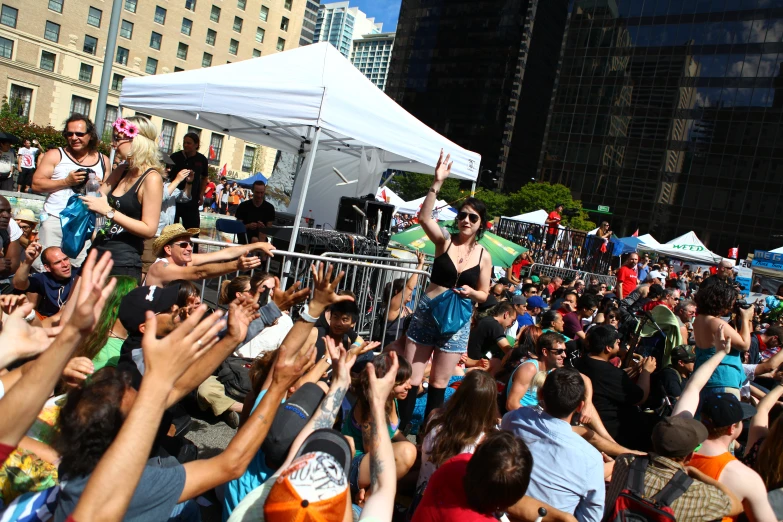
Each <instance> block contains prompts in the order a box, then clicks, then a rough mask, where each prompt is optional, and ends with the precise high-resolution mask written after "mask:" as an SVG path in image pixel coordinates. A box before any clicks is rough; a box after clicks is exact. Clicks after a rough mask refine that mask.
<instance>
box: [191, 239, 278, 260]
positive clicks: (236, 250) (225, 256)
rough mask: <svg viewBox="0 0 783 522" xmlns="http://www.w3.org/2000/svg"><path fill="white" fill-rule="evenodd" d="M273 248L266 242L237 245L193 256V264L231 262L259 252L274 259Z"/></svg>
mask: <svg viewBox="0 0 783 522" xmlns="http://www.w3.org/2000/svg"><path fill="white" fill-rule="evenodd" d="M274 249H275V247H274V246H273V245H272V243H268V242H266V241H259V242H257V243H251V244H249V245H237V246H233V247H228V248H223V249H220V250H217V251H215V252H209V253H207V254H193V264H194V265H196V266H200V265H205V264H207V263H220V262H223V261H232V260H235V259H238V258H240V257H242V256H247V255H248V254H249V253H250V252H255V251H259V250H260V251H261V252H263V253H264V255H266V256H269V257H274V255H273V254H272V251H273V250H274Z"/></svg>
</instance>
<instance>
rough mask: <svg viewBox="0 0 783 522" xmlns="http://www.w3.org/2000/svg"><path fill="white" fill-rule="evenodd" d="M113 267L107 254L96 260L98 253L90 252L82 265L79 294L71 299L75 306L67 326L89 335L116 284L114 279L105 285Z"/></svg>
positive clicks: (109, 255)
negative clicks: (74, 300)
mask: <svg viewBox="0 0 783 522" xmlns="http://www.w3.org/2000/svg"><path fill="white" fill-rule="evenodd" d="M113 266H114V261H112V259H111V254H110V253H109V252H105V253H104V254H103V255H102V256H101V258H100V259H98V252H97V251H95V250H93V251H92V252H90V255H89V256H87V259H86V260H85V261H84V264H83V265H82V273H81V276H80V278H79V279H80V284H79V288H78V290H79V292H78V294H76V295H75V296H72V297H71V299H74V298H75V299H76V306H75V309H74V314H73V315H72V316H71V317H70V318H69V324H71V325H73V326H75V327H76V328H77V329H78V330H79V331H81V332H82V333H85V334H86V333H90V332H91V331H92V330H93V328H95V325H96V324H98V320H99V318H100V316H101V312H102V311H103V307H104V305H105V304H106V299H107V298H108V297H109V295H111V293H112V291H113V290H114V286H115V285H116V284H117V280H116V279H114V278H112V279H111V281H109V282H108V283H106V280H107V279H109V274H110V273H111V269H112V267H113ZM72 293H75V292H72Z"/></svg>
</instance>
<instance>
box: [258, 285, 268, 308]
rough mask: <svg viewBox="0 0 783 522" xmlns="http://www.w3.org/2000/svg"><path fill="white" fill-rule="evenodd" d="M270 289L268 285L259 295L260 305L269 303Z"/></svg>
mask: <svg viewBox="0 0 783 522" xmlns="http://www.w3.org/2000/svg"><path fill="white" fill-rule="evenodd" d="M270 290H271V288H269V287H267V288H266V289H265V290H264V291H263V292H261V295H260V296H259V297H258V304H259V306H264V305H266V304H268V303H269V293H270Z"/></svg>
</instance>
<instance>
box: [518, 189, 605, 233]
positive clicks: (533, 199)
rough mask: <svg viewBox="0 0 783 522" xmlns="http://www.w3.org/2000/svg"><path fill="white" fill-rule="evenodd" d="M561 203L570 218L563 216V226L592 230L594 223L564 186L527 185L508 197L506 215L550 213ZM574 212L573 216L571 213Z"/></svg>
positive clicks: (579, 202) (580, 203)
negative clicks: (544, 211) (537, 211)
mask: <svg viewBox="0 0 783 522" xmlns="http://www.w3.org/2000/svg"><path fill="white" fill-rule="evenodd" d="M558 203H562V204H563V206H564V208H565V209H566V210H567V211H569V213H571V214H572V215H571V216H567V215H563V225H565V226H568V227H571V228H575V229H577V230H585V231H587V230H592V229H594V228H595V223H593V222H592V221H590V217H589V216H588V214H587V212H585V210H584V209H583V208H582V202H581V201H580V200H578V199H574V198H573V197H572V196H571V190H570V189H569V188H568V187H566V186H565V185H561V184H559V183H555V184H554V185H552V184H550V183H545V182H544V183H528V184H527V185H525V186H524V187H522V188H521V189H519V190H518V191H516V192H514V193H513V194H510V195H509V197H508V206H507V207H506V212H507V214H506V215H509V216H515V215H517V214H524V213H526V212H533V211H534V210H539V209H544V210H546V211H551V210H553V209H554V208H555V205H557V204H558ZM573 212H575V214H574V213H573Z"/></svg>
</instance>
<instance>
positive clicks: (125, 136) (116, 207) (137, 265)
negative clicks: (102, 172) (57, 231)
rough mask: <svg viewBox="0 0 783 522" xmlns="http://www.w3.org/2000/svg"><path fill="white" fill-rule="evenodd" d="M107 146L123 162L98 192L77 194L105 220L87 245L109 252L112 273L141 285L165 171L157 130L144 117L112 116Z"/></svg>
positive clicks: (161, 198)
mask: <svg viewBox="0 0 783 522" xmlns="http://www.w3.org/2000/svg"><path fill="white" fill-rule="evenodd" d="M111 130H112V132H113V136H112V146H113V147H114V150H115V151H116V154H117V155H119V156H120V157H122V158H124V159H125V160H126V161H125V163H122V164H121V165H120V166H119V167H117V168H116V169H115V170H114V172H112V173H111V175H110V176H109V178H108V180H106V183H104V184H103V185H102V186H101V189H100V196H82V198H81V199H82V200H83V201H84V202H85V203H86V204H87V207H88V208H89V209H90V210H92V211H93V212H95V213H96V214H97V215H99V216H104V217H105V218H106V220H105V222H104V224H103V226H102V227H101V228H100V229H99V230H97V231H96V234H95V240H94V242H93V247H94V248H96V249H98V250H99V251H101V252H103V251H109V252H111V256H112V260H113V261H114V268H113V269H112V275H127V276H130V277H133V278H135V279H136V280H137V281H138V282H139V283H141V267H142V262H141V255H142V253H143V252H144V240H145V239H149V238H151V237H153V236H155V233H156V232H157V231H158V223H159V221H160V207H161V203H162V201H163V178H162V177H161V172H165V171H164V168H163V165H162V164H161V163H160V153H159V151H158V142H157V140H158V129H156V128H155V126H154V125H153V124H152V123H151V122H150V120H148V119H147V118H141V117H138V116H133V117H131V118H128V119H124V118H118V119H117V120H116V121H115V122H114V123H113V124H112V127H111Z"/></svg>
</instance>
